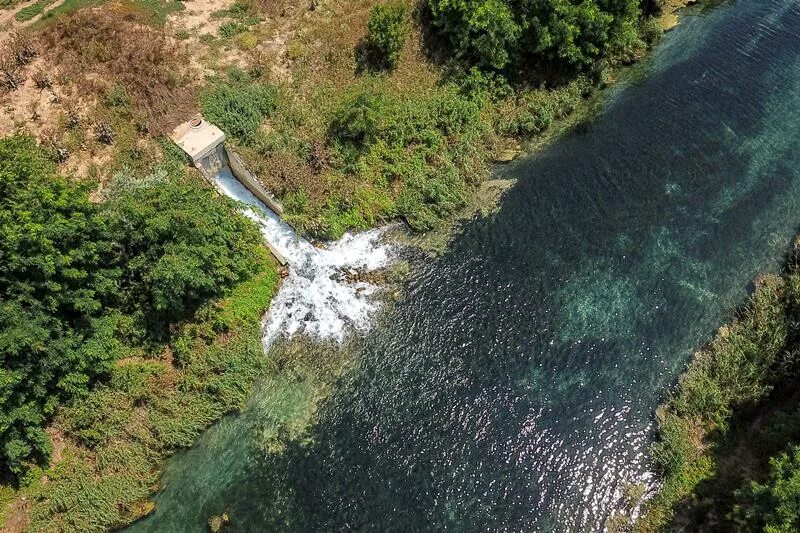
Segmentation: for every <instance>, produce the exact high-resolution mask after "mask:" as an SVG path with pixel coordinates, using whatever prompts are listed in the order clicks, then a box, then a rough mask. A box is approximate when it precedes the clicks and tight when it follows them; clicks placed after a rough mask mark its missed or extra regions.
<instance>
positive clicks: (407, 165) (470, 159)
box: [329, 87, 486, 230]
mask: <svg viewBox="0 0 800 533" xmlns="http://www.w3.org/2000/svg"><path fill="white" fill-rule="evenodd" d="M480 111H481V106H480V104H479V103H478V102H476V101H474V100H472V99H470V98H467V97H465V96H463V95H461V94H460V93H459V92H458V91H457V89H456V88H455V87H442V88H438V89H435V90H432V91H430V92H428V93H427V94H425V95H424V96H419V95H418V96H417V97H415V98H413V99H412V98H406V97H403V96H388V95H386V94H384V93H380V92H376V91H373V90H371V89H369V88H367V89H365V90H363V91H359V92H356V93H354V94H353V95H351V97H350V98H348V99H347V100H346V101H345V102H344V104H343V105H342V106H341V107H340V108H339V109H337V110H336V112H335V113H334V115H333V117H332V120H331V126H330V132H329V136H330V138H331V141H332V143H333V144H334V145H335V148H336V151H337V153H338V154H339V155H340V157H341V158H342V159H343V161H344V163H345V166H346V168H347V170H348V171H349V172H353V173H356V174H358V175H359V176H361V177H362V180H363V183H367V184H371V185H373V186H375V187H376V188H377V189H379V190H393V191H397V192H396V193H395V195H394V196H393V199H394V201H393V203H392V204H393V205H391V206H390V207H389V206H387V207H386V209H387V211H386V212H384V213H381V214H380V215H381V216H387V215H390V216H401V217H403V218H404V219H405V220H406V221H407V222H408V223H409V225H410V226H411V227H412V228H414V229H416V230H426V229H430V228H432V227H433V226H434V225H435V223H436V222H437V221H438V220H440V219H441V218H443V217H445V216H446V215H448V214H449V213H452V212H453V211H454V210H455V209H457V208H458V207H460V206H461V205H463V203H464V193H465V191H466V188H467V187H468V185H469V184H470V183H476V182H477V181H478V180H480V179H481V178H482V177H483V175H484V174H485V172H486V166H485V163H486V159H485V151H484V150H485V149H483V148H482V137H483V135H484V133H485V131H486V129H485V128H486V124H485V123H484V122H483V121H482V118H481V116H480ZM357 197H358V196H357ZM362 198H363V195H362ZM344 207H345V208H342V206H340V207H339V209H338V212H339V213H340V214H345V213H347V209H346V207H348V206H346V205H345V206H344Z"/></svg>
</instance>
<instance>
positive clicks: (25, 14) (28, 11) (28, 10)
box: [14, 0, 51, 22]
mask: <svg viewBox="0 0 800 533" xmlns="http://www.w3.org/2000/svg"><path fill="white" fill-rule="evenodd" d="M50 3H51V2H50V0H39V1H38V2H36V3H34V4H31V5H29V6H25V7H23V8H22V9H20V10H19V11H17V14H16V15H14V18H15V19H17V20H19V21H20V22H25V21H26V20H31V19H32V18H33V17H35V16H37V15H39V14H41V13H42V11H44V8H45V7H47V6H48V5H49V4H50Z"/></svg>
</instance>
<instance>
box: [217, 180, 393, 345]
mask: <svg viewBox="0 0 800 533" xmlns="http://www.w3.org/2000/svg"><path fill="white" fill-rule="evenodd" d="M214 181H215V182H216V183H217V185H218V186H219V187H220V189H221V190H222V191H223V192H224V193H225V194H226V195H227V196H230V197H231V198H233V199H235V200H239V201H241V202H243V203H245V204H247V205H249V206H250V207H249V208H246V209H245V212H244V213H245V215H246V216H247V217H248V218H250V219H251V220H253V221H255V222H256V224H258V226H259V228H260V229H261V233H262V234H263V235H264V238H265V239H266V240H267V241H269V243H270V244H272V246H274V247H275V248H276V249H277V250H278V252H280V253H281V254H282V255H283V257H284V258H285V259H286V261H288V263H289V266H290V268H289V276H288V277H287V278H286V279H285V280H284V282H283V285H282V286H281V288H280V291H278V294H277V295H276V296H275V298H274V299H273V301H272V304H271V306H270V309H269V311H268V312H267V315H266V317H265V319H264V324H263V337H262V340H263V343H264V348H265V349H268V348H269V347H270V345H272V343H273V342H274V341H275V340H276V339H277V338H278V337H280V336H281V335H286V336H287V337H291V336H293V335H295V334H297V333H306V334H308V335H311V336H313V337H316V338H320V339H333V340H336V341H338V342H341V341H342V340H343V339H344V337H345V335H346V332H347V330H348V327H352V328H355V329H357V330H365V329H366V328H368V327H369V325H370V317H372V316H373V314H374V312H375V310H376V309H377V303H375V302H374V301H373V300H372V299H371V296H372V295H373V294H374V293H375V291H376V290H377V287H376V286H375V285H373V284H370V283H367V282H363V281H353V282H351V281H348V280H347V272H348V271H353V270H356V271H361V272H363V271H372V270H376V269H378V268H381V267H384V266H386V265H387V264H388V263H389V261H390V247H389V246H387V245H385V244H380V243H379V239H380V236H381V234H382V233H383V230H380V229H378V230H371V231H367V232H364V233H359V234H355V235H353V234H345V235H344V237H342V238H341V239H340V240H338V241H336V242H333V243H330V244H328V245H327V247H326V248H323V249H319V248H316V247H314V246H312V245H311V243H309V242H308V241H306V240H304V239H302V238H299V237H298V236H297V234H296V233H295V232H294V230H293V229H292V228H291V227H290V226H289V225H288V224H286V223H285V222H283V221H282V220H281V219H280V218H279V217H278V216H277V215H276V214H275V213H273V212H272V211H270V210H269V209H268V208H267V206H265V205H264V204H263V203H262V202H261V201H260V200H259V199H258V198H256V197H255V196H254V195H253V194H252V193H251V192H250V191H249V190H247V188H245V187H244V185H242V184H241V183H240V182H239V181H238V180H237V179H236V178H235V177H234V176H233V175H232V174H231V171H230V168H228V167H223V168H222V169H221V170H220V171H219V172H218V173H217V174H216V176H214Z"/></svg>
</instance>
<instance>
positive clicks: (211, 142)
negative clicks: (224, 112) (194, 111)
mask: <svg viewBox="0 0 800 533" xmlns="http://www.w3.org/2000/svg"><path fill="white" fill-rule="evenodd" d="M170 138H171V139H172V140H173V141H174V142H175V144H177V145H178V146H180V147H181V148H182V149H183V151H184V152H186V153H187V154H189V157H191V158H192V162H193V163H194V164H198V163H199V162H200V161H201V160H202V159H203V158H204V157H206V156H208V155H209V154H210V153H211V152H213V151H214V150H215V149H216V148H217V146H219V145H220V144H222V143H224V142H225V133H223V131H222V130H221V129H219V128H218V127H216V126H215V125H213V124H211V123H210V122H206V121H205V120H203V118H202V117H200V116H199V115H198V116H196V117H195V118H193V119H192V120H190V121H189V122H184V123H183V124H181V125H180V126H178V127H177V128H175V129H174V130H172V135H170Z"/></svg>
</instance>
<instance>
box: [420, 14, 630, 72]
mask: <svg viewBox="0 0 800 533" xmlns="http://www.w3.org/2000/svg"><path fill="white" fill-rule="evenodd" d="M428 6H429V7H430V10H431V13H432V22H433V25H434V26H435V27H436V28H437V29H438V30H439V31H440V32H441V33H442V35H443V36H444V37H445V38H446V39H447V40H448V41H449V43H450V44H451V46H452V49H453V52H454V53H455V55H456V56H457V57H458V58H460V59H462V60H464V61H466V62H467V63H469V64H471V65H476V66H478V67H481V68H485V69H494V70H504V71H507V72H510V73H512V74H516V73H517V72H518V71H519V70H522V69H524V70H530V68H531V67H532V66H537V65H541V64H543V63H547V64H549V65H551V66H555V67H556V68H560V69H567V70H568V69H584V68H587V67H589V66H591V65H592V64H593V63H594V62H595V61H597V60H599V59H602V58H604V57H606V56H608V55H613V54H615V53H617V52H619V51H620V50H625V49H627V48H629V47H630V46H631V43H632V42H635V41H636V40H637V35H636V31H635V28H636V24H637V22H638V18H639V2H638V0H620V1H616V2H604V1H599V0H587V1H584V2H572V1H570V0H553V1H549V2H519V1H517V0H463V1H453V0H428Z"/></svg>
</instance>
